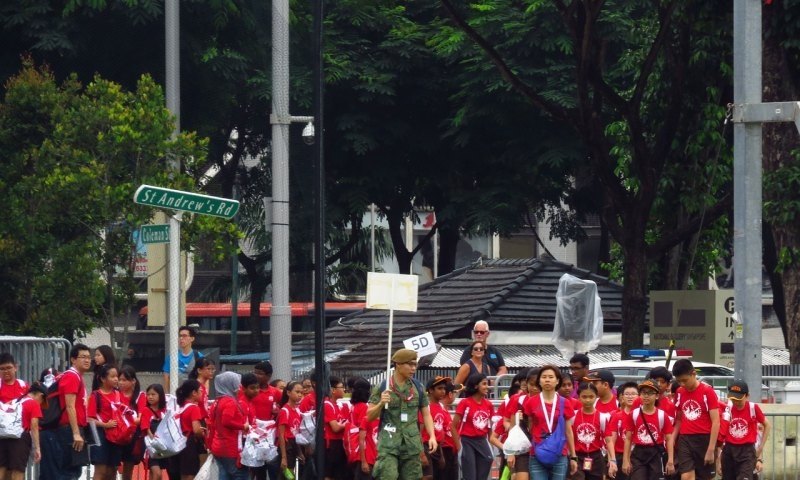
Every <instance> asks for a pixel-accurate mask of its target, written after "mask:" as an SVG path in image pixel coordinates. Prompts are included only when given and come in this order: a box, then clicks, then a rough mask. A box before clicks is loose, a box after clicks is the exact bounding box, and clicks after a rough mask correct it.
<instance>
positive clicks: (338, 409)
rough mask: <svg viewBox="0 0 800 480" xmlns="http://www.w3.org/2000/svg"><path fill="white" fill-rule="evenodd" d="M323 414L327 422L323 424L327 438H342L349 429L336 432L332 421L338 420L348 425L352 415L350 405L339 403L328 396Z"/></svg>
mask: <svg viewBox="0 0 800 480" xmlns="http://www.w3.org/2000/svg"><path fill="white" fill-rule="evenodd" d="M322 415H323V416H322V418H323V419H325V424H324V425H323V426H322V428H323V430H324V431H325V440H342V439H343V438H344V433H345V431H346V430H347V429H346V428H345V429H344V430H341V431H340V432H338V433H337V432H334V431H333V429H332V428H331V424H330V422H331V421H333V420H336V421H337V422H339V423H340V424H345V425H346V424H347V421H348V418H349V417H350V407H348V406H347V405H339V404H338V403H337V402H335V401H333V400H331V399H330V398H326V399H325V406H324V410H323V412H322Z"/></svg>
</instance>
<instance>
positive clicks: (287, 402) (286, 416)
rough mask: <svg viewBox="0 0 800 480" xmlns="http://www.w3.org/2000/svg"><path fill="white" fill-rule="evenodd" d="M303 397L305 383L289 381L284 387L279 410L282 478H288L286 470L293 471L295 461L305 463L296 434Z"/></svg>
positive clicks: (278, 433) (278, 436)
mask: <svg viewBox="0 0 800 480" xmlns="http://www.w3.org/2000/svg"><path fill="white" fill-rule="evenodd" d="M302 398H303V385H302V384H301V383H300V382H289V383H287V384H286V388H284V389H283V395H282V396H281V401H280V407H281V409H280V411H279V412H278V432H277V435H276V437H277V440H278V447H279V449H280V452H281V466H280V473H281V478H283V479H286V480H288V477H287V476H286V472H287V470H288V471H290V472H291V471H293V470H294V466H295V461H296V460H299V461H300V463H301V464H302V463H305V457H304V456H303V451H302V449H300V446H299V445H297V441H296V440H295V435H297V430H298V429H299V428H300V421H301V413H300V410H299V409H298V408H297V405H298V404H299V403H300V400H302Z"/></svg>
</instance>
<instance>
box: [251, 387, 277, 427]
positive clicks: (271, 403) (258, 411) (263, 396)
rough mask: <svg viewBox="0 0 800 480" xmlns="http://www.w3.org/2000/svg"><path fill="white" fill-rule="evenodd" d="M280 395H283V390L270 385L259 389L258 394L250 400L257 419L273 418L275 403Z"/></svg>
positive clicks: (275, 408) (275, 409) (275, 412)
mask: <svg viewBox="0 0 800 480" xmlns="http://www.w3.org/2000/svg"><path fill="white" fill-rule="evenodd" d="M281 395H283V392H281V391H280V390H278V389H277V388H275V387H273V386H271V385H268V386H267V387H266V388H261V389H259V390H258V395H256V396H255V398H253V400H252V404H253V408H254V409H255V415H256V418H257V419H259V420H275V416H276V414H277V404H278V402H279V401H280V400H281Z"/></svg>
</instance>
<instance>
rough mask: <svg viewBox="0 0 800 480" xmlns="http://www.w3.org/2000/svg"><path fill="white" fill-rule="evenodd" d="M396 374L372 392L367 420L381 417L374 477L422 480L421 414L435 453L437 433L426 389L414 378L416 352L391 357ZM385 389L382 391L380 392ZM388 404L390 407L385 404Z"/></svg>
mask: <svg viewBox="0 0 800 480" xmlns="http://www.w3.org/2000/svg"><path fill="white" fill-rule="evenodd" d="M392 362H394V373H393V374H392V376H391V377H389V381H388V383H387V382H383V383H382V384H381V385H379V386H378V387H376V388H374V389H373V390H372V395H371V396H370V398H369V408H368V409H367V420H369V421H372V420H375V419H376V418H378V417H380V419H381V422H380V426H379V427H378V428H379V431H378V459H377V461H376V462H375V469H374V470H373V472H372V476H373V477H375V478H376V479H377V480H398V479H402V480H419V479H420V478H422V461H421V459H420V454H421V453H422V448H423V446H422V439H421V437H420V434H419V426H418V424H417V418H418V413H419V412H420V411H421V412H422V419H423V421H424V423H425V430H426V431H427V432H428V435H429V436H430V440H428V449H429V450H430V451H436V447H437V446H438V445H437V443H436V433H435V432H434V430H433V419H432V418H431V411H430V409H429V408H428V397H427V395H425V390H424V388H422V387H421V386H420V384H419V382H417V381H416V380H414V379H413V377H414V372H415V371H416V369H417V352H415V351H414V350H409V349H406V348H401V349H400V350H398V351H396V352H395V353H394V355H393V356H392ZM381 390H383V391H381ZM387 404H388V405H389V406H388V408H387V407H385V405H387Z"/></svg>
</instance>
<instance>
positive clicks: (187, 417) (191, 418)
mask: <svg viewBox="0 0 800 480" xmlns="http://www.w3.org/2000/svg"><path fill="white" fill-rule="evenodd" d="M180 418H181V432H183V434H184V435H186V436H187V437H188V436H189V435H190V434H191V433H192V431H193V429H192V422H195V421H198V422H199V421H201V420H203V418H205V417H204V416H203V411H202V410H200V406H199V405H197V404H196V403H187V404H185V405H184V408H183V410H182V411H181V413H180Z"/></svg>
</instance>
